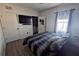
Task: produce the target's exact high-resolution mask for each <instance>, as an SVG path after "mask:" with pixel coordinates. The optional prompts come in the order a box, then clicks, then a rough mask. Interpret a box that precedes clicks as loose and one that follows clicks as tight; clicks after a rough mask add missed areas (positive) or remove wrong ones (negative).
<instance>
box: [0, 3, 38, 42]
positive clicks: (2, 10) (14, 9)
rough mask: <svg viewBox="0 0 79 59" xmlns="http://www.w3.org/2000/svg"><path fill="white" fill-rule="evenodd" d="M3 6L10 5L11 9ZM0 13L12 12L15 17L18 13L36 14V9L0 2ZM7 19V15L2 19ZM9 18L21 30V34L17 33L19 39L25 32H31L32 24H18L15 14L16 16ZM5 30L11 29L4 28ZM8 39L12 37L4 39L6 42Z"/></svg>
mask: <svg viewBox="0 0 79 59" xmlns="http://www.w3.org/2000/svg"><path fill="white" fill-rule="evenodd" d="M5 6H11V7H12V10H8V9H6V8H5ZM0 13H2V16H4V15H6V14H5V13H9V15H10V14H14V16H13V17H15V16H16V15H18V14H21V15H29V16H38V12H37V11H36V10H33V9H30V8H28V7H23V6H19V5H16V4H0ZM7 19H11V18H9V16H8V17H5V18H4V20H7ZM11 20H14V21H15V23H14V24H15V25H16V27H17V28H20V30H21V34H20V33H19V35H20V39H21V38H24V37H25V36H24V34H26V33H27V32H30V33H29V35H32V34H33V30H32V29H33V28H32V25H21V24H19V23H18V18H17V16H16V18H12V19H11ZM8 22H9V21H8ZM9 26H10V25H9ZM10 27H12V26H10ZM6 31H8V32H9V31H11V29H9V30H6ZM10 35H11V36H12V35H13V34H10ZM8 36H9V35H8ZM26 36H27V35H26ZM15 40H16V39H15ZM10 41H13V39H7V40H6V42H10Z"/></svg>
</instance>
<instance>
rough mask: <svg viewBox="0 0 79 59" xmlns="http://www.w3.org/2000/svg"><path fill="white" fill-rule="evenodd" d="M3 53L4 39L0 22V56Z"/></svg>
mask: <svg viewBox="0 0 79 59" xmlns="http://www.w3.org/2000/svg"><path fill="white" fill-rule="evenodd" d="M0 19H1V16H0ZM4 53H5V40H4V36H3V32H2V27H1V22H0V56H2V55H4Z"/></svg>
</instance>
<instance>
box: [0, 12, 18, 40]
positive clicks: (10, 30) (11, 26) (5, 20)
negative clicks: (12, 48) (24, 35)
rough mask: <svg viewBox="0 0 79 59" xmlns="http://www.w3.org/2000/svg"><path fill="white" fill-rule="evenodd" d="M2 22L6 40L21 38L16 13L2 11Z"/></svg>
mask: <svg viewBox="0 0 79 59" xmlns="http://www.w3.org/2000/svg"><path fill="white" fill-rule="evenodd" d="M1 23H2V29H3V33H4V38H5V39H6V42H10V41H14V40H17V39H19V34H18V30H17V26H18V25H17V17H16V14H14V13H9V12H7V13H2V19H1Z"/></svg>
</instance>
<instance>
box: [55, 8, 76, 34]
mask: <svg viewBox="0 0 79 59" xmlns="http://www.w3.org/2000/svg"><path fill="white" fill-rule="evenodd" d="M73 10H74V9H71V10H65V11H61V12H56V21H55V32H56V33H59V34H60V33H69V32H70V26H71V18H72V13H73ZM62 24H63V25H62Z"/></svg>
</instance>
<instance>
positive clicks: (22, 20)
mask: <svg viewBox="0 0 79 59" xmlns="http://www.w3.org/2000/svg"><path fill="white" fill-rule="evenodd" d="M18 17H19V23H20V24H23V25H31V16H26V15H18Z"/></svg>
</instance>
